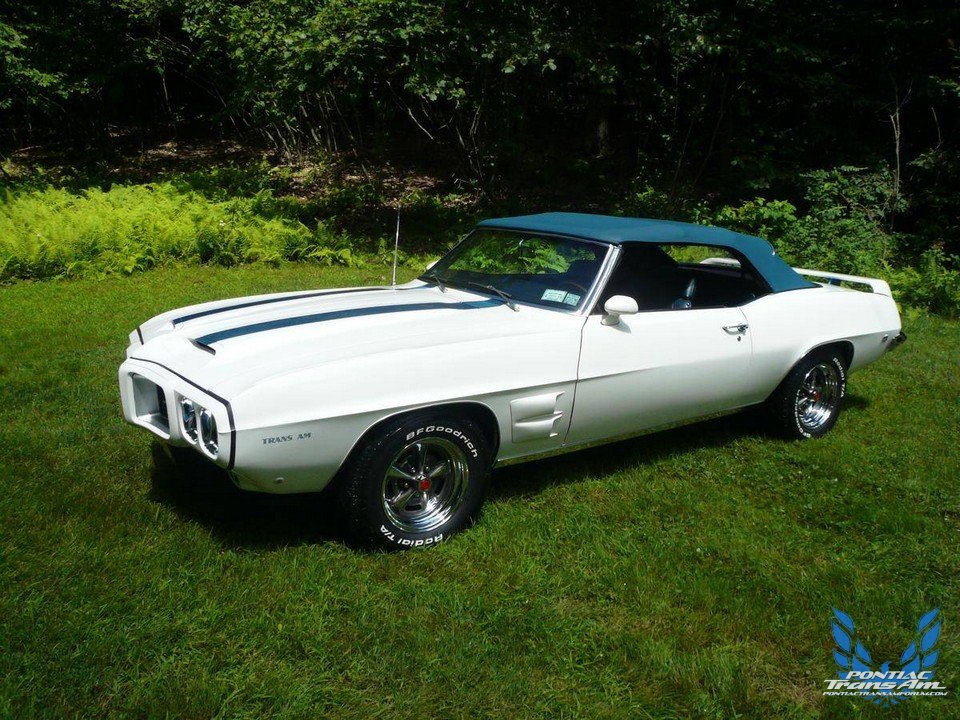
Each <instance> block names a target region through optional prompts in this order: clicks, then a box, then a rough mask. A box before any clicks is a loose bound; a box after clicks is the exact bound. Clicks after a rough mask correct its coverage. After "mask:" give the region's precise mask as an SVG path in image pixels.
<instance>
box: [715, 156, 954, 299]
mask: <svg viewBox="0 0 960 720" xmlns="http://www.w3.org/2000/svg"><path fill="white" fill-rule="evenodd" d="M803 178H804V181H805V187H806V190H805V200H806V203H807V209H806V212H804V213H799V212H798V210H797V208H796V207H795V206H794V205H792V204H791V203H789V202H786V201H784V200H766V199H765V198H755V199H753V200H748V201H746V202H744V203H742V204H740V205H737V206H725V207H722V208H720V209H719V210H717V211H716V212H713V213H709V212H703V211H701V212H700V213H699V214H698V216H697V220H698V222H706V223H710V224H715V225H720V226H722V227H727V228H730V229H732V230H737V231H739V232H744V233H748V234H750V235H757V236H759V237H763V238H766V239H767V240H769V241H770V242H771V243H773V245H774V247H776V249H777V252H778V253H779V254H780V255H781V256H783V258H784V259H785V260H786V261H787V262H788V263H790V264H791V265H794V266H798V267H799V266H802V267H808V268H816V269H820V270H829V271H833V272H841V273H849V274H853V275H867V276H881V277H885V278H888V279H889V280H890V281H891V286H892V287H893V289H894V294H895V295H896V297H897V299H898V300H900V301H901V302H904V303H906V304H909V305H913V306H916V307H922V308H927V309H930V310H934V311H936V312H941V313H946V314H951V315H956V314H960V273H958V271H957V270H956V269H955V268H956V266H957V264H958V261H957V259H956V258H950V257H948V256H947V255H946V254H945V253H944V252H943V251H942V250H939V249H937V248H933V249H931V250H928V251H927V252H925V253H924V254H923V255H922V256H921V257H920V260H919V262H912V258H913V253H912V252H911V249H910V245H911V238H909V237H904V236H899V235H897V234H895V233H893V232H891V231H890V229H889V228H890V226H891V224H892V218H893V216H894V215H895V214H896V213H899V212H903V211H904V210H905V209H906V200H905V198H904V197H903V196H902V195H901V194H899V193H898V192H896V191H895V188H894V185H893V180H892V176H891V173H890V171H889V169H887V168H880V169H878V170H872V171H867V170H864V169H863V168H853V167H840V168H835V169H833V170H819V171H816V172H812V173H807V174H806V175H804V176H803Z"/></svg>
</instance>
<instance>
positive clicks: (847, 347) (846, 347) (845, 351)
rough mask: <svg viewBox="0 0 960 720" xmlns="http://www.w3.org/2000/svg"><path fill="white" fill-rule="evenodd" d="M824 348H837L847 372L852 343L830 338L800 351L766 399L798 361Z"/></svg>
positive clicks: (788, 374)
mask: <svg viewBox="0 0 960 720" xmlns="http://www.w3.org/2000/svg"><path fill="white" fill-rule="evenodd" d="M824 350H837V351H838V352H839V353H840V356H841V358H842V359H843V363H844V369H845V370H847V371H848V372H849V369H850V365H851V363H853V353H854V348H853V343H852V342H850V341H849V340H830V341H828V342H824V343H820V344H819V345H814V346H813V347H812V348H809V349H808V350H807V351H806V352H805V353H802V354H801V355H799V356H798V357H797V358H796V359H795V360H794V361H793V363H792V364H791V365H790V367H789V368H787V371H786V372H785V373H784V374H783V377H782V378H780V382H778V383H777V386H776V387H775V388H774V389H773V390H772V391H771V392H770V394H769V395H768V396H767V398H766V399H767V400H769V399H770V398H771V397H773V396H774V395H776V394H777V392H778V391H779V390H780V388H781V387H782V386H783V383H784V382H786V380H787V378H788V377H790V373H792V372H793V369H794V368H795V367H796V366H797V365H798V364H799V363H801V362H803V361H804V360H806V359H807V358H808V357H810V356H811V355H813V354H815V353H819V352H823V351H824Z"/></svg>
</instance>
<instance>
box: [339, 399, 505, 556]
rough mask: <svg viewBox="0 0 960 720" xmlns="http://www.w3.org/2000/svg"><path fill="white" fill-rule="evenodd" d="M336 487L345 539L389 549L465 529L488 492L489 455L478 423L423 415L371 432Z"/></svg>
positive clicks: (439, 539)
mask: <svg viewBox="0 0 960 720" xmlns="http://www.w3.org/2000/svg"><path fill="white" fill-rule="evenodd" d="M362 442H363V444H362V445H361V446H360V447H358V448H357V451H356V452H355V453H354V454H353V457H352V458H351V459H350V461H349V463H348V465H347V466H346V468H344V472H343V474H342V476H341V478H340V480H339V494H340V502H341V505H342V506H343V509H344V513H345V515H346V520H347V529H348V532H349V533H350V534H351V535H352V536H353V537H354V539H355V540H356V541H357V542H359V543H360V544H362V545H365V546H368V547H380V548H384V549H388V550H397V549H406V548H412V547H427V546H430V545H435V544H437V543H439V542H442V541H443V540H446V539H447V538H449V537H450V536H451V535H453V534H455V533H457V532H459V531H460V530H463V529H464V528H466V527H469V526H470V525H471V524H472V523H473V521H474V518H475V517H476V515H477V512H478V511H479V509H480V506H481V504H482V503H483V499H484V497H485V496H486V493H487V483H488V477H489V471H490V461H491V458H490V448H489V445H488V442H487V440H486V437H485V436H484V434H483V431H482V430H481V429H480V428H479V427H478V426H477V425H476V423H474V422H471V421H469V420H466V419H463V418H457V417H452V416H449V415H441V414H434V413H422V414H418V415H415V416H412V417H407V418H406V419H400V420H397V421H396V422H393V423H387V424H385V425H384V426H382V427H380V428H377V429H375V430H374V431H373V432H372V433H371V434H370V435H369V436H368V437H366V438H365V439H364V440H363V441H362Z"/></svg>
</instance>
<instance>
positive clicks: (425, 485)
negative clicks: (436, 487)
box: [417, 478, 433, 492]
mask: <svg viewBox="0 0 960 720" xmlns="http://www.w3.org/2000/svg"><path fill="white" fill-rule="evenodd" d="M432 484H433V483H431V482H430V479H429V478H422V479H421V480H420V482H419V483H418V484H417V487H418V488H420V492H426V491H427V490H429V489H430V486H431V485H432Z"/></svg>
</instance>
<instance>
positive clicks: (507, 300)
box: [464, 280, 520, 312]
mask: <svg viewBox="0 0 960 720" xmlns="http://www.w3.org/2000/svg"><path fill="white" fill-rule="evenodd" d="M464 284H465V285H469V286H470V287H475V288H477V289H478V290H484V291H486V292H488V293H493V294H494V295H497V296H498V297H499V298H500V299H501V300H503V304H504V305H506V306H507V307H508V308H510V309H511V310H513V311H514V312H520V308H518V307H517V304H516V303H515V302H513V295H511V294H510V293H508V292H505V291H504V290H501V289H500V288H497V287H494V286H493V285H485V284H483V283H478V282H473V281H472V280H468V281H467V282H465V283H464Z"/></svg>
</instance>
